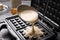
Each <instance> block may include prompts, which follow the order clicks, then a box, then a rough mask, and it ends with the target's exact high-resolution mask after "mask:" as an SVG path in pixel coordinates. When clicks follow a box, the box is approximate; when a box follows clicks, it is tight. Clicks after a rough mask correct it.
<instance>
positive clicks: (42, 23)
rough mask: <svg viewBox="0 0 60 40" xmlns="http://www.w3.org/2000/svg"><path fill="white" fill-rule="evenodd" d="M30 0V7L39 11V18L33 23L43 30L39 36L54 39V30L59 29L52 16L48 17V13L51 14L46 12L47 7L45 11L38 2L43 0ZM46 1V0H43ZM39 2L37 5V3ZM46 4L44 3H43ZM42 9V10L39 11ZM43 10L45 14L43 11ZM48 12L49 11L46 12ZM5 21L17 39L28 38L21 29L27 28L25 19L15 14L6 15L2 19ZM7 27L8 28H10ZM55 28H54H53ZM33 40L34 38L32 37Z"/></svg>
mask: <svg viewBox="0 0 60 40" xmlns="http://www.w3.org/2000/svg"><path fill="white" fill-rule="evenodd" d="M36 2H37V0H32V4H31V5H32V7H34V8H36V9H37V10H38V11H39V12H38V14H39V20H38V22H37V23H36V24H35V25H37V26H39V27H41V28H43V30H42V31H43V32H44V33H45V34H44V35H43V36H41V37H42V38H41V40H56V39H55V38H56V36H57V34H56V31H58V30H59V28H60V27H59V26H60V25H59V23H58V22H56V21H57V20H56V21H54V20H52V19H51V18H52V16H51V18H49V17H50V16H49V17H48V15H51V14H48V15H47V14H46V12H47V7H48V4H47V7H46V11H45V9H43V8H41V6H40V3H42V2H43V0H38V2H37V3H36ZM45 2H46V1H45ZM48 2H49V1H48ZM38 4H39V5H38ZM45 6H46V4H45ZM41 10H43V11H41ZM44 11H45V14H44V13H43V12H44ZM40 12H41V13H40ZM47 13H49V12H47ZM4 21H5V22H7V24H8V25H9V26H8V28H11V29H12V31H13V32H14V33H15V34H16V35H17V36H18V38H19V40H29V39H28V37H24V33H23V31H24V30H25V28H27V26H28V25H29V26H30V24H29V23H26V22H25V21H23V20H22V19H21V18H20V17H19V16H18V15H16V16H12V17H8V18H6V19H5V20H4ZM11 29H9V30H11ZM55 29H56V30H55ZM34 40H35V39H34Z"/></svg>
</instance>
